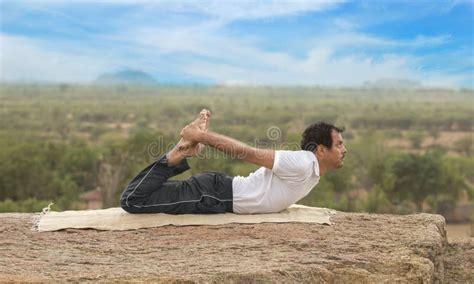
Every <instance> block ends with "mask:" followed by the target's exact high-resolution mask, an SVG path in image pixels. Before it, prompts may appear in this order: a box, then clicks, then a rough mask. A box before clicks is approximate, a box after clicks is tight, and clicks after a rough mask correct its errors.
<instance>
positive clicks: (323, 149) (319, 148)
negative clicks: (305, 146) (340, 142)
mask: <svg viewBox="0 0 474 284" xmlns="http://www.w3.org/2000/svg"><path fill="white" fill-rule="evenodd" d="M325 151H326V147H324V145H321V144H319V145H318V146H317V147H316V153H319V154H323V153H324V152H325Z"/></svg>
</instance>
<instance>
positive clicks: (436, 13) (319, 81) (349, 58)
mask: <svg viewBox="0 0 474 284" xmlns="http://www.w3.org/2000/svg"><path fill="white" fill-rule="evenodd" d="M0 5H1V7H0V8H1V9H0V23H1V27H0V56H1V70H0V71H1V73H0V79H2V80H5V81H16V80H21V81H30V80H31V81H46V82H82V83H87V82H91V81H93V80H94V79H95V78H97V76H99V75H100V74H102V73H110V72H114V71H119V70H123V69H133V70H141V71H144V72H147V73H149V74H150V75H152V76H153V77H155V78H156V79H157V80H158V81H160V82H163V83H181V82H186V83H190V82H193V83H194V82H195V83H211V84H214V83H215V84H250V85H261V84H263V85H323V86H360V85H362V84H364V82H367V81H375V80H378V79H411V80H417V81H420V82H421V83H422V84H423V85H425V86H441V87H453V88H459V87H468V88H473V87H474V82H473V80H474V51H473V49H474V36H473V34H474V19H473V17H474V0H468V1H462V0H445V1H443V0H419V1H396V0H393V1H388V0H387V1H376V0H372V1H303V0H301V1H299V0H292V1H245V0H243V1H236V0H235V1H234V0H231V1H193V0H188V1H128V0H123V1H118V0H117V1H77V0H69V1H22V0H16V1H6V0H0Z"/></svg>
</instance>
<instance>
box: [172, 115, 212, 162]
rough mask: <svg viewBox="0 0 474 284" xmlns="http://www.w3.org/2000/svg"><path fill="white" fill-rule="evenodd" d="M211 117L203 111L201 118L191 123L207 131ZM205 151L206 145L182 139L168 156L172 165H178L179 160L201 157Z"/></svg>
mask: <svg viewBox="0 0 474 284" xmlns="http://www.w3.org/2000/svg"><path fill="white" fill-rule="evenodd" d="M210 116H211V112H210V111H208V110H206V109H203V110H201V112H200V113H199V116H198V117H197V118H196V120H194V121H193V122H191V124H194V125H196V126H197V127H198V128H199V129H200V130H201V131H207V130H208V127H209V120H210V119H209V118H210ZM203 149H204V145H203V144H201V143H196V142H192V141H188V140H186V139H184V138H181V139H180V140H179V142H178V144H176V146H175V147H174V148H173V150H171V151H170V153H169V154H168V160H169V161H170V163H171V164H177V163H178V162H179V160H182V159H184V158H186V157H195V156H197V155H199V154H200V153H201V152H202V151H203Z"/></svg>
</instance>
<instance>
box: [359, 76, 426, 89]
mask: <svg viewBox="0 0 474 284" xmlns="http://www.w3.org/2000/svg"><path fill="white" fill-rule="evenodd" d="M364 87H365V88H381V89H417V88H420V87H422V86H421V83H420V82H418V81H415V80H410V79H399V78H382V79H378V80H376V81H372V82H365V83H364Z"/></svg>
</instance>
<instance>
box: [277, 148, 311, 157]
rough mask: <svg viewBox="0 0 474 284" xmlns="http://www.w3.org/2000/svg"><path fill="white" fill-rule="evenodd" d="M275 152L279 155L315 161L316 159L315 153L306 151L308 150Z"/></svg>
mask: <svg viewBox="0 0 474 284" xmlns="http://www.w3.org/2000/svg"><path fill="white" fill-rule="evenodd" d="M275 152H276V153H279V154H280V155H288V156H296V157H307V158H310V159H313V158H315V157H316V156H315V155H314V153H313V152H311V151H306V150H276V151H275Z"/></svg>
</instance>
